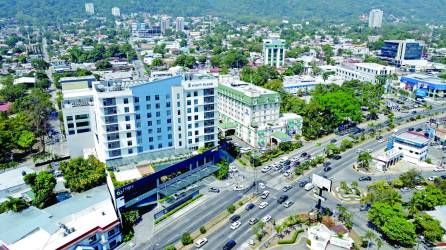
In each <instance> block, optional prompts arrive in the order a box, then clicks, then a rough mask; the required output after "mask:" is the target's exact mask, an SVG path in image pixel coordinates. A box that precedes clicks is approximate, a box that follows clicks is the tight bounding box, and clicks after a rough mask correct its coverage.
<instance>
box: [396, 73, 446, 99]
mask: <svg viewBox="0 0 446 250" xmlns="http://www.w3.org/2000/svg"><path fill="white" fill-rule="evenodd" d="M400 83H401V87H402V88H403V89H405V90H408V91H411V92H413V93H415V96H416V97H421V98H429V99H433V100H436V101H446V80H445V79H442V78H440V77H437V76H433V75H423V74H411V75H406V76H402V77H400Z"/></svg>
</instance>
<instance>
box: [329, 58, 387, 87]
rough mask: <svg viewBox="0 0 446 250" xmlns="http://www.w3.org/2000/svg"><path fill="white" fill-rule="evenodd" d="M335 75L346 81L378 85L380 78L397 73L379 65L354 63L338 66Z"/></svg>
mask: <svg viewBox="0 0 446 250" xmlns="http://www.w3.org/2000/svg"><path fill="white" fill-rule="evenodd" d="M335 73H336V76H338V77H340V78H341V79H344V80H345V81H350V80H359V81H365V82H371V83H376V81H377V77H378V76H388V75H391V74H393V73H395V68H394V67H391V66H384V65H380V64H377V63H354V64H343V65H340V66H336V67H335Z"/></svg>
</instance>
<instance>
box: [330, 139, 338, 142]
mask: <svg viewBox="0 0 446 250" xmlns="http://www.w3.org/2000/svg"><path fill="white" fill-rule="evenodd" d="M337 141H338V140H336V139H331V140H330V143H336V142H337Z"/></svg>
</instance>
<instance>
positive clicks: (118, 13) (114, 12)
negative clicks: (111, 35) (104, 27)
mask: <svg viewBox="0 0 446 250" xmlns="http://www.w3.org/2000/svg"><path fill="white" fill-rule="evenodd" d="M112 15H113V16H115V17H119V16H121V10H120V9H119V8H118V7H113V8H112Z"/></svg>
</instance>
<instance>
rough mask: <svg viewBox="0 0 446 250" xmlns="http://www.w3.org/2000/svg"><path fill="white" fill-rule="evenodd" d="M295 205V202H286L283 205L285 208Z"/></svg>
mask: <svg viewBox="0 0 446 250" xmlns="http://www.w3.org/2000/svg"><path fill="white" fill-rule="evenodd" d="M293 204H294V202H293V201H290V200H288V201H285V203H283V206H284V207H290V206H291V205H293Z"/></svg>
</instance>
